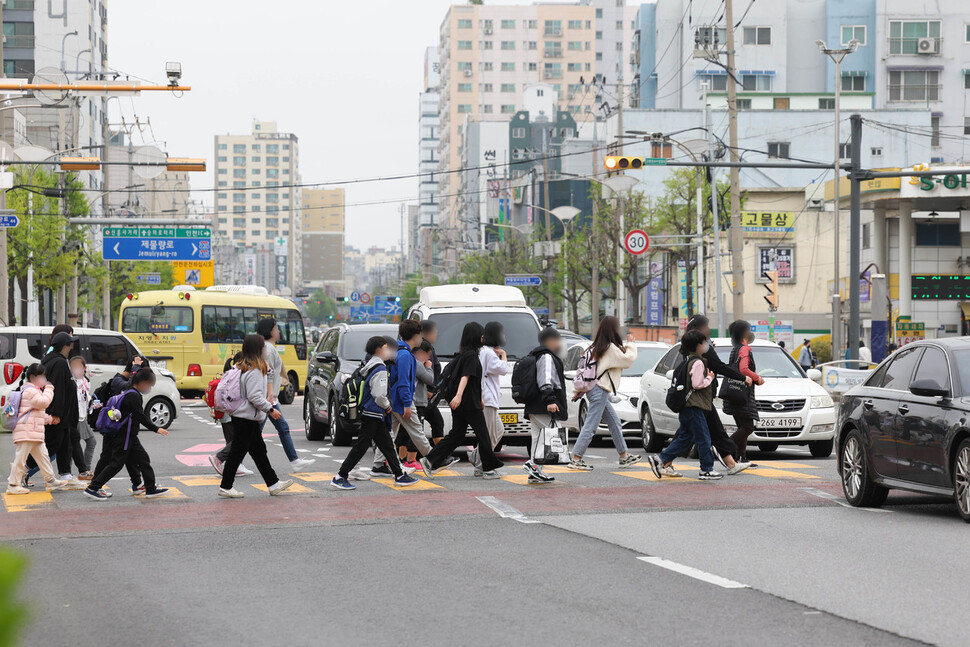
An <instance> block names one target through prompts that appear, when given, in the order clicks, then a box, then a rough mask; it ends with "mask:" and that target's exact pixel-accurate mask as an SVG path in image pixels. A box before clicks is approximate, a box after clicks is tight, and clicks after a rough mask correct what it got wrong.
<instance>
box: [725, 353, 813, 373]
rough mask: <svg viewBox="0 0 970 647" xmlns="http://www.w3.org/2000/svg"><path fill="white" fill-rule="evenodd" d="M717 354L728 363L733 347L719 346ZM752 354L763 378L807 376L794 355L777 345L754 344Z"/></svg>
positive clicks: (756, 370) (757, 369) (756, 367)
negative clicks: (794, 358)
mask: <svg viewBox="0 0 970 647" xmlns="http://www.w3.org/2000/svg"><path fill="white" fill-rule="evenodd" d="M717 354H718V357H720V358H721V360H722V361H723V362H725V363H727V361H728V359H729V358H730V357H731V347H730V346H719V347H718V349H717ZM751 356H752V357H753V358H754V365H755V372H756V373H757V374H758V375H760V376H761V377H763V378H770V377H791V378H802V377H805V374H804V373H803V372H802V369H801V367H799V366H798V364H796V363H795V360H793V359H792V356H791V355H789V354H788V353H786V352H785V351H783V350H782V349H780V348H778V347H777V346H771V347H768V346H752V347H751Z"/></svg>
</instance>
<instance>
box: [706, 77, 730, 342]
mask: <svg viewBox="0 0 970 647" xmlns="http://www.w3.org/2000/svg"><path fill="white" fill-rule="evenodd" d="M728 81H730V79H728ZM704 97H705V101H704V126H705V127H706V128H707V159H708V161H710V162H713V161H714V131H713V130H711V104H709V103H707V100H706V99H707V95H706V94H705V95H704ZM707 174H708V175H707V177H708V178H709V179H710V182H709V183H710V185H711V216H712V217H713V218H714V282H715V283H714V299H715V304H716V307H717V334H718V336H719V337H723V336H724V331H725V327H724V307H723V305H724V304H722V303H721V301H722V299H721V277H722V274H721V216H720V214H718V212H717V209H718V204H717V202H718V200H717V198H718V195H717V181H716V178H715V177H714V169H713V168H710V167H708V169H707Z"/></svg>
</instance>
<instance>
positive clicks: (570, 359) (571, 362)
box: [565, 339, 670, 436]
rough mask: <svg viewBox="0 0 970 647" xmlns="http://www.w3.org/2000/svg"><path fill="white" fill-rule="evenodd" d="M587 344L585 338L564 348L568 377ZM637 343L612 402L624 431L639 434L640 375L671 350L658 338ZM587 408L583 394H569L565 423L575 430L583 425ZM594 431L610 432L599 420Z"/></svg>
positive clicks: (568, 390) (567, 386) (601, 433)
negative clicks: (581, 342) (633, 359)
mask: <svg viewBox="0 0 970 647" xmlns="http://www.w3.org/2000/svg"><path fill="white" fill-rule="evenodd" d="M589 345H590V341H589V340H588V339H587V340H586V343H585V344H574V345H573V346H571V347H570V348H569V350H568V351H567V352H566V361H565V369H566V379H567V381H568V380H572V379H573V376H574V375H575V374H576V368H577V366H578V365H579V359H580V358H581V357H582V355H583V353H585V352H586V349H587V348H589ZM636 346H637V360H636V361H635V362H634V363H633V366H631V367H630V368H625V369H623V373H622V374H621V377H620V383H619V384H617V385H616V392H617V395H619V396H620V398H621V399H620V401H619V402H617V403H615V404H614V405H613V407H614V408H615V409H616V413H617V415H618V416H619V417H620V423H621V424H622V425H623V432H624V433H629V434H633V435H639V433H640V408H639V406H640V378H641V377H642V376H643V374H644V373H645V372H647V371H652V370H653V368H654V367H655V366H656V365H657V362H658V361H660V358H662V357H663V356H664V355H666V353H667V351H668V350H670V344H665V343H664V342H660V341H640V342H637V343H636ZM566 392H567V393H572V386H571V385H566ZM587 411H589V401H588V400H587V398H586V396H583V397H582V398H580V399H579V400H576V401H573V400H572V399H571V398H570V400H569V418H568V419H567V420H566V422H565V426H566V427H570V428H572V429H574V430H575V431H576V432H577V433H578V432H579V430H580V429H582V428H583V423H585V422H586V412H587ZM596 435H598V436H609V435H610V431H609V428H608V427H607V426H606V423H602V424H600V426H599V428H598V429H597V430H596Z"/></svg>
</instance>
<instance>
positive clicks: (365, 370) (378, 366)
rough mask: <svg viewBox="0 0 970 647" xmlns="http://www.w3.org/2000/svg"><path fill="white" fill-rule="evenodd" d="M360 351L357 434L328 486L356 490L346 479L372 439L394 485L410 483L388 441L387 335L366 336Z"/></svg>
mask: <svg viewBox="0 0 970 647" xmlns="http://www.w3.org/2000/svg"><path fill="white" fill-rule="evenodd" d="M364 351H365V352H366V353H367V357H366V358H365V359H364V365H363V367H362V368H361V369H360V372H361V375H362V376H363V377H364V395H363V398H362V400H361V403H360V409H361V422H360V434H358V436H357V442H356V443H354V446H353V447H351V449H350V453H348V454H347V458H346V459H344V462H343V463H342V464H341V465H340V469H339V470H338V471H337V475H336V476H335V477H333V480H332V481H330V485H332V486H333V487H335V488H337V489H338V490H355V489H357V488H356V486H354V484H353V483H351V482H350V480H349V476H350V471H351V470H352V469H354V468H355V467H357V463H359V462H360V459H361V458H363V457H364V454H366V453H367V450H368V449H370V446H371V442H372V441H373V442H374V443H376V444H377V448H378V450H380V451H381V452H383V453H384V455H385V456H387V461H388V463H387V464H388V469H389V471H390V472H391V473H393V474H394V484H395V485H398V486H406V485H414V484H415V483H417V482H418V479H416V478H414V477H412V476H411V475H410V474H408V473H406V472H405V471H404V470H403V469H402V468H401V463H400V461H398V459H397V454H395V453H394V443H393V442H392V441H391V433H390V430H389V428H388V414H389V413H390V411H391V400H390V399H388V397H387V367H386V366H384V362H386V361H387V360H388V359H390V357H391V353H392V352H393V351H392V350H391V349H390V348H389V347H388V345H387V338H385V337H379V336H378V337H371V338H370V339H368V340H367V345H366V346H365V348H364ZM412 471H413V470H412Z"/></svg>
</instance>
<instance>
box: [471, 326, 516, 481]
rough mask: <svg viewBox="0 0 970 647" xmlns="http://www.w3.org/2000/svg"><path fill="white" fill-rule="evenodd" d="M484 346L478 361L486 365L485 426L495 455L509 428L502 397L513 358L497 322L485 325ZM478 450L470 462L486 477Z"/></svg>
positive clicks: (483, 398)
mask: <svg viewBox="0 0 970 647" xmlns="http://www.w3.org/2000/svg"><path fill="white" fill-rule="evenodd" d="M482 341H483V343H484V345H483V346H482V349H481V350H480V351H478V361H479V362H481V364H482V407H483V412H484V414H485V426H486V427H488V436H489V440H490V442H491V443H492V450H493V451H494V450H495V448H496V447H497V446H498V444H499V443H500V442H501V441H502V436H504V435H505V426H504V425H503V424H502V418H501V417H499V414H498V407H499V397H500V394H501V384H500V381H501V379H502V376H503V375H508V374H509V371H510V370H511V369H510V368H509V356H508V355H507V354H506V353H505V350H504V349H503V348H502V346H505V327H504V326H503V325H502V324H500V323H499V322H497V321H490V322H488V323H487V324H485V334H484V335H483V336H482ZM478 454H479V452H478V448H477V447H476V448H475V449H473V450H472V453H471V454H469V455H468V461H469V462H470V463H471V464H472V465H473V466H474V467H475V476H481V475H482V461H481V458H479V455H478Z"/></svg>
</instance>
